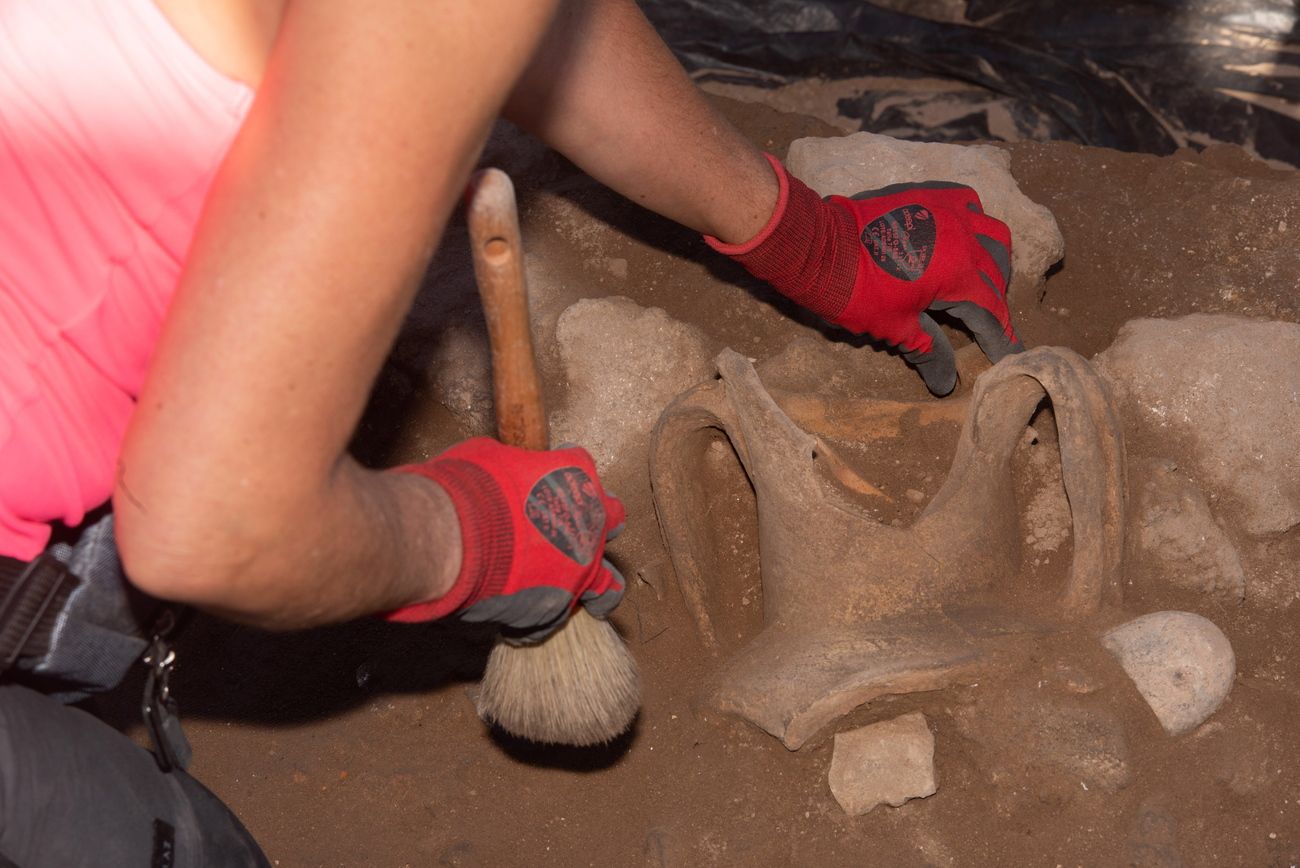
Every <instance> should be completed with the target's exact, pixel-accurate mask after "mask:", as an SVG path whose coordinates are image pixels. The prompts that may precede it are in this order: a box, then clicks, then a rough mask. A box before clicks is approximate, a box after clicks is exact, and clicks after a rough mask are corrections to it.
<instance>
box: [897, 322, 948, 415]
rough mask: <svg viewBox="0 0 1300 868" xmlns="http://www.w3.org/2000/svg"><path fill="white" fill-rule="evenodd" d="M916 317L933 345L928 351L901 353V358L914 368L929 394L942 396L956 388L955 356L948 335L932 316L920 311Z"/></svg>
mask: <svg viewBox="0 0 1300 868" xmlns="http://www.w3.org/2000/svg"><path fill="white" fill-rule="evenodd" d="M918 319H919V320H920V323H921V329H922V330H923V331H924V332H925V333H926V334H928V335H929V336H930V340H931V341H932V342H933V345H932V346H931V347H930V351H929V352H920V351H917V350H913V351H911V352H906V353H903V358H904V359H906V360H907V362H908V364H910V365H911V366H912V367H914V368H916V372H917V373H918V374H920V375H921V379H922V380H923V381H924V382H925V387H926V388H927V389H929V390H930V394H932V395H934V396H935V397H938V398H942V397H944V396H945V395H949V394H951V393H952V390H953V389H955V388H957V357H956V355H955V354H954V353H953V351H952V344H951V343H949V342H948V336H947V335H945V334H944V333H943V329H941V328H939V324H938V323H937V322H935V321H934V318H933V317H931V316H930V315H929V314H928V313H922V314H920V316H919V317H918Z"/></svg>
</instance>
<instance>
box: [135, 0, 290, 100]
mask: <svg viewBox="0 0 1300 868" xmlns="http://www.w3.org/2000/svg"><path fill="white" fill-rule="evenodd" d="M152 2H153V3H154V4H155V5H156V6H157V7H158V8H159V10H161V11H162V13H163V15H165V16H166V17H167V20H169V21H170V22H171V24H172V26H173V27H175V28H176V31H177V33H179V34H180V35H181V37H182V38H184V39H185V41H187V42H188V43H189V44H190V45H191V46H193V48H194V50H195V51H197V52H198V53H199V55H200V56H201V57H203V58H204V59H205V60H207V62H208V63H209V64H211V65H212V67H213V68H214V69H216V70H217V71H218V72H220V73H222V74H223V75H226V76H229V77H230V78H233V79H236V80H237V81H242V82H244V83H245V84H247V85H249V86H251V87H257V85H258V84H259V83H260V82H261V80H262V72H263V70H265V68H266V60H267V57H268V56H269V55H270V52H271V45H272V43H273V42H274V41H275V34H276V31H277V30H278V29H279V26H280V19H281V18H282V17H283V15H284V9H285V6H286V4H287V3H288V0H152Z"/></svg>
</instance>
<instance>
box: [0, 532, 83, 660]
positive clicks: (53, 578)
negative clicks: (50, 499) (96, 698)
mask: <svg viewBox="0 0 1300 868" xmlns="http://www.w3.org/2000/svg"><path fill="white" fill-rule="evenodd" d="M77 584H78V579H77V577H76V576H74V575H73V574H72V573H70V572H68V568H67V567H66V566H64V564H63V562H62V561H60V560H59V559H58V558H56V557H54V556H53V555H51V554H48V553H42V554H40V555H38V556H37V557H36V559H35V560H33V561H31V562H24V561H20V560H17V559H15V558H10V557H4V556H3V555H0V673H3V672H5V671H7V670H8V669H9V667H10V666H12V665H13V664H14V661H16V660H17V659H18V658H19V657H20V656H37V655H39V654H42V653H44V648H45V644H46V643H47V642H48V640H49V635H50V632H51V630H52V629H53V627H54V620H55V618H56V617H57V616H58V614H59V611H60V610H61V609H62V608H63V604H64V602H66V601H67V599H68V595H69V594H71V593H72V591H73V589H74V588H76V587H77Z"/></svg>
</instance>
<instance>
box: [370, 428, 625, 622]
mask: <svg viewBox="0 0 1300 868" xmlns="http://www.w3.org/2000/svg"><path fill="white" fill-rule="evenodd" d="M397 470H398V471H399V472H404V473H417V474H419V475H421V476H424V477H426V478H428V479H431V480H433V481H434V482H436V483H437V484H438V485H440V486H442V488H443V490H445V491H446V492H447V494H448V495H450V497H451V501H452V503H453V504H454V505H455V507H456V514H457V516H458V517H459V518H460V532H461V552H462V555H461V557H462V561H461V569H460V574H459V575H458V576H457V577H456V581H455V583H454V584H453V585H452V588H451V590H450V591H448V592H447V593H446V594H445V595H443V596H442V597H439V598H438V599H436V600H430V601H428V602H426V603H417V604H415V605H413V606H407V607H406V608H403V609H399V610H397V611H396V612H391V613H389V614H388V616H387V617H388V619H389V620H392V621H429V620H433V619H434V618H442V617H445V616H447V615H451V614H458V615H459V616H460V617H461V618H462V619H464V620H466V621H494V622H496V623H499V624H501V625H502V626H503V627H505V628H507V635H508V637H509V638H510V639H511V641H514V642H520V643H529V642H538V641H541V640H542V639H544V638H546V637H547V636H549V635H550V634H551V633H552V632H554V631H555V630H556V629H557V628H559V626H560V625H561V624H563V623H564V621H565V619H566V618H567V617H568V615H569V614H570V613H571V612H572V611H573V608H574V607H575V606H576V605H577V604H578V603H579V602H581V603H582V605H584V606H586V607H587V611H588V612H590V613H591V614H593V615H595V616H596V617H598V618H603V617H605V616H606V615H608V614H609V613H610V612H612V611H613V610H614V607H615V606H617V605H618V603H619V600H621V599H622V597H623V589H624V587H625V582H624V581H623V576H622V575H621V574H620V573H619V572H618V570H616V569H615V568H614V566H613V565H612V564H611V563H610V562H609V561H607V560H604V558H603V555H604V551H605V541H606V540H608V539H611V538H613V537H614V536H615V535H616V534H618V532H619V531H621V530H622V529H623V522H624V520H625V518H626V512H625V511H624V509H623V504H622V503H620V502H619V501H618V499H617V498H615V497H613V496H611V495H609V494H608V493H606V491H605V490H604V488H602V487H601V484H600V480H599V478H598V477H597V476H596V466H595V464H594V463H593V462H592V459H591V456H590V455H589V454H587V451H586V450H585V449H580V448H577V447H574V448H568V449H556V450H552V451H549V452H531V451H529V450H526V449H517V448H515V447H513V446H505V445H503V444H502V443H500V442H498V441H496V440H493V439H491V438H489V437H478V438H475V439H473V440H467V441H465V442H464V443H461V444H459V445H457V446H453V447H452V448H451V449H448V450H447V451H446V452H443V453H442V454H441V455H438V456H436V457H434V458H432V459H430V460H429V461H426V462H425V463H423V464H415V465H408V466H405V467H400V468H397Z"/></svg>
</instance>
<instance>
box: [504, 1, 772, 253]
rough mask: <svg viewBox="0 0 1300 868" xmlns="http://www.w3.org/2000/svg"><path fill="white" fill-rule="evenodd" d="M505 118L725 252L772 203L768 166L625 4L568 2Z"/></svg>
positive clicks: (750, 232)
mask: <svg viewBox="0 0 1300 868" xmlns="http://www.w3.org/2000/svg"><path fill="white" fill-rule="evenodd" d="M505 115H506V117H508V118H509V119H510V120H512V121H514V122H515V123H517V124H519V125H520V126H521V127H523V128H524V129H526V130H528V131H529V132H532V133H534V134H536V135H537V136H538V137H539V138H541V139H542V140H544V141H545V142H546V143H547V144H549V145H550V146H551V147H553V148H555V149H556V150H557V151H559V152H560V153H562V154H564V155H565V156H566V157H568V158H569V159H570V160H572V161H573V162H574V163H575V164H577V165H578V166H579V167H580V168H581V169H582V170H583V171H585V172H587V173H588V174H590V175H591V176H592V177H593V178H595V179H596V180H598V181H600V182H601V183H603V184H605V185H607V186H609V187H610V188H611V189H613V190H616V191H617V192H619V193H621V194H623V195H624V196H627V197H628V198H629V199H631V200H633V201H634V202H638V203H639V204H641V205H644V206H645V207H646V208H649V209H650V210H652V211H654V212H656V213H658V214H662V215H663V216H665V217H668V218H669V219H672V220H676V221H677V222H678V223H681V224H683V225H685V226H688V227H690V228H692V229H694V230H696V231H697V232H703V233H707V234H709V235H715V236H717V237H718V238H721V239H722V240H723V241H726V242H729V243H735V244H738V243H741V242H744V241H747V240H748V239H750V238H751V237H753V236H754V235H755V234H756V233H757V232H758V231H759V230H760V229H762V228H763V225H764V224H765V223H766V222H767V220H768V218H769V217H771V215H772V210H773V208H774V207H775V205H776V196H777V180H776V176H775V175H774V174H773V173H772V169H771V167H770V166H769V165H768V163H767V161H766V160H765V159H764V158H763V156H762V154H761V153H760V152H759V150H758V149H757V148H755V147H754V146H753V145H752V144H751V143H750V142H749V140H748V139H746V138H745V137H744V136H742V135H741V134H740V132H739V131H737V130H736V129H735V127H733V126H731V124H729V123H728V122H727V121H726V120H725V119H724V118H723V117H722V116H721V115H719V114H718V113H717V111H715V110H714V108H713V107H712V106H711V105H710V104H709V102H708V101H707V100H706V99H705V98H704V96H703V94H701V93H700V91H699V89H698V88H696V86H695V84H694V83H693V82H692V81H691V80H690V79H689V78H688V77H687V75H686V73H685V71H684V70H683V69H682V67H681V65H680V64H678V62H677V60H676V58H674V57H673V56H672V54H671V53H670V52H669V50H668V47H667V46H665V45H664V43H663V40H661V39H660V38H659V35H658V34H657V33H655V31H654V29H653V28H652V27H651V26H650V23H649V22H648V21H646V19H645V16H644V15H642V14H641V10H640V9H639V8H637V6H636V4H635V3H634V2H632V0H563V2H562V3H561V6H560V12H559V14H558V15H557V16H556V21H555V26H553V27H552V28H551V29H550V31H549V32H548V33H547V36H546V39H545V40H544V41H543V42H542V44H541V46H540V48H539V50H538V52H537V55H536V56H535V57H534V59H533V62H532V63H531V64H530V65H529V67H528V69H527V71H526V72H525V73H524V75H523V76H522V77H521V78H520V80H519V84H518V86H517V87H516V88H515V90H514V92H513V93H512V94H511V96H510V99H509V100H508V101H507V103H506V109H505Z"/></svg>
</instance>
